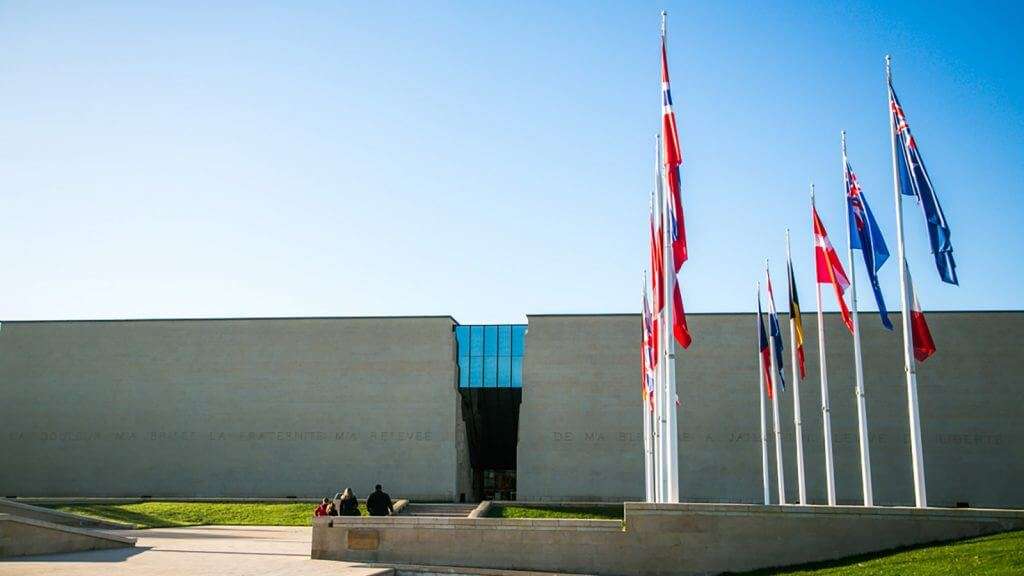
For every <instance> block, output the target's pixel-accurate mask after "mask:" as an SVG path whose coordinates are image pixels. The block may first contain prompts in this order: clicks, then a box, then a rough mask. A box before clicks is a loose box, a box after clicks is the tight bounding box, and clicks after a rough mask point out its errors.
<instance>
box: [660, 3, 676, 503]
mask: <svg viewBox="0 0 1024 576" xmlns="http://www.w3.org/2000/svg"><path fill="white" fill-rule="evenodd" d="M667 17H668V12H665V11H664V10H662V12H661V34H662V37H665V38H667V28H666V18H667ZM658 96H659V100H660V99H661V92H660V90H659V93H658ZM667 176H668V175H667V174H666V173H665V172H664V171H662V181H663V182H664V179H665V178H666V177H667ZM663 188H664V185H663ZM669 191H670V190H669ZM669 210H670V205H669V202H668V194H665V193H663V194H662V210H661V222H662V229H661V230H662V244H663V246H662V249H663V254H664V255H665V258H664V262H663V265H664V267H665V282H664V288H665V300H664V303H665V329H664V330H662V332H664V334H665V348H664V350H665V358H664V360H665V400H664V402H663V403H662V405H663V407H664V409H665V425H664V427H663V429H662V432H663V433H664V434H665V439H664V440H663V445H664V447H665V465H664V468H665V470H664V473H665V502H669V503H677V502H679V437H678V424H677V422H676V414H677V410H676V404H675V399H676V343H675V338H674V337H673V335H672V332H673V329H672V327H673V324H672V315H673V310H672V306H673V304H674V300H673V298H672V296H673V294H674V290H675V283H676V268H675V260H674V258H673V254H672V243H671V242H670V241H669V237H668V224H669V216H668V211H669Z"/></svg>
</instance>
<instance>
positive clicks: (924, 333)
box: [907, 268, 935, 362]
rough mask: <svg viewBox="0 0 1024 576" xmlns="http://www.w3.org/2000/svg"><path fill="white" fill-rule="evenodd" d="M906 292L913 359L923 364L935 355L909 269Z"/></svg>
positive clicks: (930, 333)
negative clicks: (908, 294)
mask: <svg viewBox="0 0 1024 576" xmlns="http://www.w3.org/2000/svg"><path fill="white" fill-rule="evenodd" d="M907 290H908V291H909V292H910V333H911V334H912V335H913V340H914V358H916V359H917V361H918V362H924V361H925V360H927V359H928V357H929V356H931V355H932V354H934V353H935V341H934V340H932V332H931V330H929V329H928V322H926V321H925V319H924V311H923V310H921V303H920V302H918V301H917V290H914V282H913V280H911V278H910V269H909V268H908V269H907Z"/></svg>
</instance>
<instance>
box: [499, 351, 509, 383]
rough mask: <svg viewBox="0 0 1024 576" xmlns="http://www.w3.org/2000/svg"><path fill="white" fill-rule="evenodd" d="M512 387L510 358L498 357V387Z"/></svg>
mask: <svg viewBox="0 0 1024 576" xmlns="http://www.w3.org/2000/svg"><path fill="white" fill-rule="evenodd" d="M510 386H512V357H511V356H498V387H499V388H508V387H510Z"/></svg>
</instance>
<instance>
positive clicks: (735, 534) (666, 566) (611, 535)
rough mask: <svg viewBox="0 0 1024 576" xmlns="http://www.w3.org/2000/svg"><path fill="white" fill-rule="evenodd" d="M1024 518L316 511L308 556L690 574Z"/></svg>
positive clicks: (788, 512)
mask: <svg viewBox="0 0 1024 576" xmlns="http://www.w3.org/2000/svg"><path fill="white" fill-rule="evenodd" d="M1022 528H1024V511H1011V510H977V509H943V508H929V509H924V510H919V509H915V508H862V507H854V506H838V507H831V508H830V507H824V506H755V505H745V504H674V505H673V504H642V503H636V504H633V503H627V504H626V505H625V514H624V522H618V521H615V520H540V519H502V518H402V517H384V518H317V519H315V520H314V523H313V542H312V549H311V557H312V558H316V559H328V560H345V561H350V562H351V561H355V562H382V563H390V564H431V565H441V566H463V567H478V568H496V569H507V570H536V571H549V572H570V573H588V574H601V575H620V574H621V575H637V576H640V575H669V574H671V575H687V576H689V575H697V574H717V573H721V572H730V571H743V570H753V569H757V568H766V567H771V566H786V565H793V564H802V563H806V562H815V561H820V560H831V559H836V558H843V557H847V556H853V555H857V554H864V553H868V552H877V551H882V550H888V549H892V548H898V547H902V546H909V545H914V544H923V543H928V542H937V541H943V540H953V539H958V538H967V537H971V536H979V535H984V534H992V533H996V532H1001V531H1006V530H1013V529H1022Z"/></svg>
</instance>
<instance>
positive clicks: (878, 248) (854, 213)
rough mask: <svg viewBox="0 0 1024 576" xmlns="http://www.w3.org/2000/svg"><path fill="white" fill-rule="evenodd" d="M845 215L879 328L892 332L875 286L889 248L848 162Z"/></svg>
mask: <svg viewBox="0 0 1024 576" xmlns="http://www.w3.org/2000/svg"><path fill="white" fill-rule="evenodd" d="M844 156H845V154H844ZM846 212H847V224H848V225H849V226H850V248H852V249H854V250H860V251H861V253H862V254H863V255H864V267H865V268H867V270H868V278H869V279H870V280H871V290H872V292H874V293H875V303H876V304H878V314H879V316H881V317H882V325H883V326H885V327H886V329H888V330H892V322H890V321H889V311H888V310H887V309H886V307H885V299H884V298H882V287H881V286H880V285H879V283H878V271H879V270H880V269H881V268H882V264H885V261H886V260H887V259H888V258H889V249H888V248H886V246H885V240H884V239H883V238H882V231H881V230H879V228H878V223H877V222H876V221H875V216H874V214H872V213H871V207H870V206H868V199H867V198H866V197H865V196H864V192H863V191H862V190H861V188H860V183H858V182H857V175H856V174H854V172H853V168H852V167H851V166H850V162H849V161H847V162H846ZM851 266H852V264H851Z"/></svg>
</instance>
